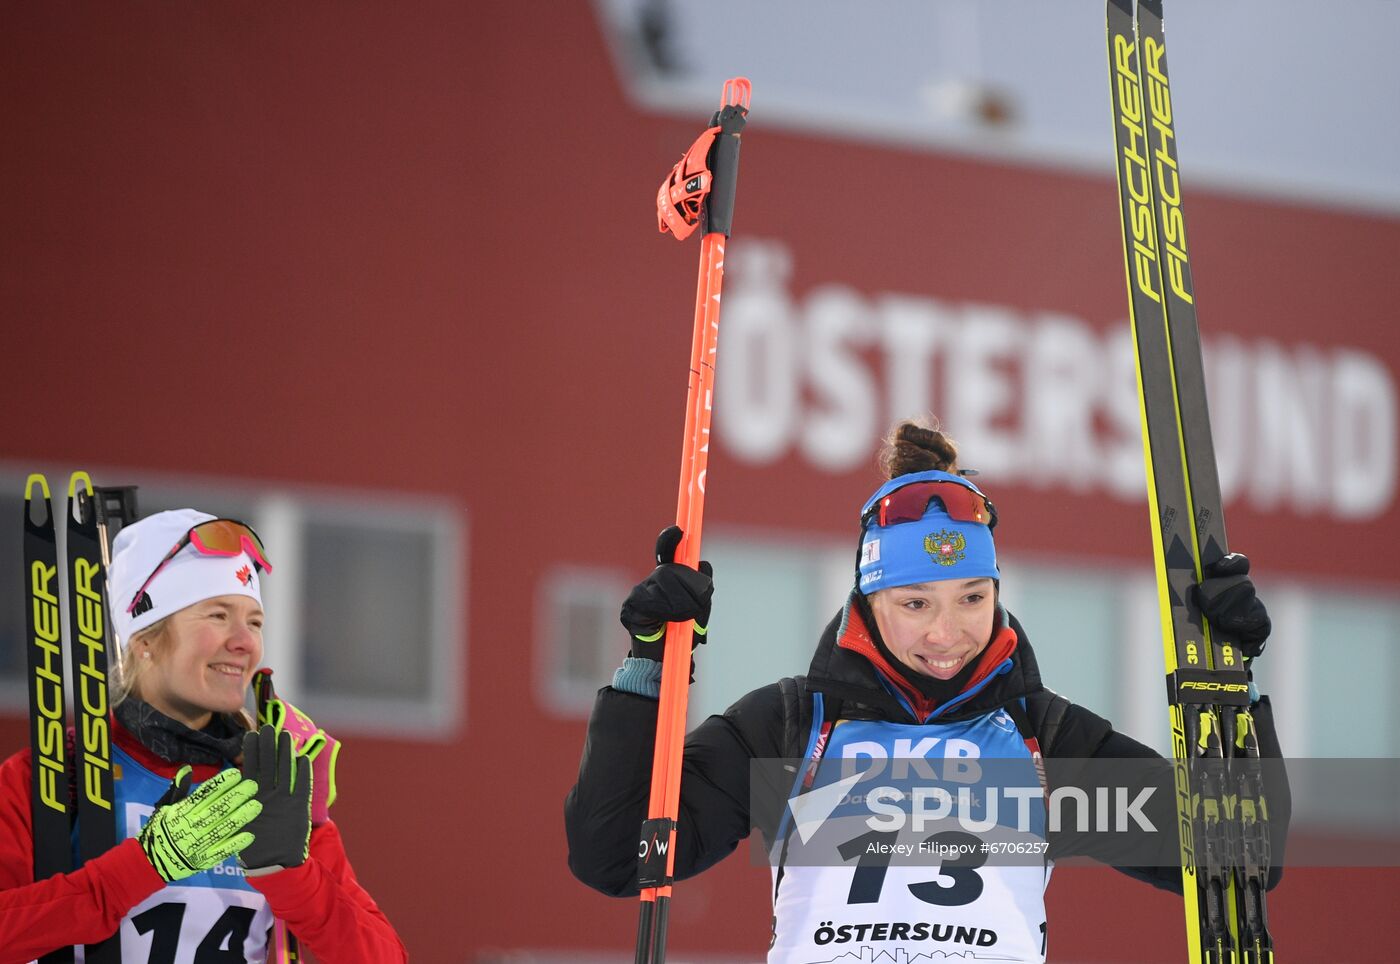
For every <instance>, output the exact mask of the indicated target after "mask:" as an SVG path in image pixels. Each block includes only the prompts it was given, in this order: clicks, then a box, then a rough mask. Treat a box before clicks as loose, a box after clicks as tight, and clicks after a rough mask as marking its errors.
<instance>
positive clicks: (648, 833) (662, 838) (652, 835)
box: [637, 817, 676, 890]
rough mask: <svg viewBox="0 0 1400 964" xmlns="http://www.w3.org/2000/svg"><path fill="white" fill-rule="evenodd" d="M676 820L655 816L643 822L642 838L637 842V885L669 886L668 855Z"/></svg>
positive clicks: (645, 887)
mask: <svg viewBox="0 0 1400 964" xmlns="http://www.w3.org/2000/svg"><path fill="white" fill-rule="evenodd" d="M675 826H676V824H675V822H674V821H673V820H671V818H670V817H653V818H652V819H650V820H646V821H643V823H642V839H641V840H640V841H639V842H638V844H637V886H639V887H641V888H642V889H643V890H645V889H647V888H649V887H669V886H671V882H672V878H671V876H670V875H669V874H667V873H666V855H667V854H668V853H669V852H670V850H671V844H672V842H673V841H674V839H675V838H674V831H675Z"/></svg>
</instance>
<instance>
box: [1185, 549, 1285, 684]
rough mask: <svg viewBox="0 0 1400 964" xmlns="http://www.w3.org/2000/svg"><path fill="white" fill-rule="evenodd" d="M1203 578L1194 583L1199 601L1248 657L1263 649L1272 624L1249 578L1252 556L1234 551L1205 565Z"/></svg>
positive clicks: (1199, 604)
mask: <svg viewBox="0 0 1400 964" xmlns="http://www.w3.org/2000/svg"><path fill="white" fill-rule="evenodd" d="M1202 576H1203V578H1202V579H1201V582H1200V583H1199V584H1198V585H1195V586H1192V587H1191V593H1192V596H1193V597H1194V598H1195V601H1196V605H1197V606H1199V607H1201V613H1202V615H1204V616H1205V617H1206V619H1207V620H1209V621H1210V624H1211V626H1213V627H1215V628H1217V629H1219V630H1220V631H1221V632H1222V633H1224V634H1225V636H1226V637H1227V638H1229V639H1231V640H1233V641H1234V642H1236V643H1238V644H1239V647H1240V653H1241V654H1243V656H1244V657H1245V658H1246V659H1254V658H1255V657H1256V656H1258V655H1259V654H1260V653H1262V652H1263V651H1264V642H1265V640H1267V639H1268V638H1269V630H1270V629H1272V628H1273V624H1272V623H1271V622H1270V621H1269V611H1268V610H1267V609H1265V608H1264V604H1263V603H1262V602H1260V601H1259V596H1258V595H1257V594H1256V592H1255V590H1254V582H1253V581H1252V580H1251V579H1250V578H1249V557H1248V556H1245V555H1243V554H1242V553H1238V552H1232V553H1230V554H1229V555H1227V556H1222V557H1221V558H1219V559H1218V560H1216V561H1215V562H1214V563H1213V564H1211V565H1209V566H1207V567H1205V569H1204V571H1203V572H1202Z"/></svg>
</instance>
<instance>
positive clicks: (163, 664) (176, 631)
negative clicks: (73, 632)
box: [133, 596, 263, 730]
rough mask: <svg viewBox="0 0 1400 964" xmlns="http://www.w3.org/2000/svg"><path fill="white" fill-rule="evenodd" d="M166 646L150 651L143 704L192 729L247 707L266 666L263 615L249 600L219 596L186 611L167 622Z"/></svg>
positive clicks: (142, 685) (141, 684)
mask: <svg viewBox="0 0 1400 964" xmlns="http://www.w3.org/2000/svg"><path fill="white" fill-rule="evenodd" d="M165 625H166V628H167V632H166V634H165V635H166V644H165V645H154V646H150V645H149V643H146V642H136V643H133V644H134V645H142V646H148V647H149V648H148V649H147V650H146V651H147V652H149V653H150V660H149V662H147V661H146V660H145V659H144V658H143V659H142V662H145V663H147V665H146V667H145V669H144V670H143V671H142V673H141V676H140V679H139V681H138V685H137V690H138V695H139V696H140V698H141V699H143V700H145V701H146V702H147V703H149V704H151V706H153V707H155V708H156V709H157V710H159V711H160V712H162V713H164V714H165V715H166V716H169V717H171V718H172V719H176V720H179V721H180V722H181V723H184V724H185V725H186V726H188V727H190V728H191V729H195V730H198V729H203V728H204V727H205V726H207V725H208V723H209V720H210V717H211V716H212V715H213V714H214V713H233V712H236V711H237V710H238V709H239V708H241V707H242V706H243V702H244V698H245V696H246V695H247V692H248V684H249V682H250V681H251V680H252V678H253V671H254V670H255V669H257V668H258V664H259V663H260V662H261V661H262V653H263V642H262V626H263V611H262V606H260V605H259V604H258V602H257V600H255V599H250V598H249V597H247V596H215V597H213V598H212V599H205V600H203V601H201V602H197V603H195V604H194V605H193V606H186V607H185V608H184V609H182V610H180V611H179V612H177V613H174V614H172V615H171V616H170V617H169V618H168V619H167V620H166V622H165Z"/></svg>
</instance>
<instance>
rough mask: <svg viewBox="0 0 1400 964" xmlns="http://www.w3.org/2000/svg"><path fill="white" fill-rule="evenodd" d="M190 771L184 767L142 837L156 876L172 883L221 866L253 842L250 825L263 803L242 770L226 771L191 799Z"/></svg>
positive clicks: (208, 781)
mask: <svg viewBox="0 0 1400 964" xmlns="http://www.w3.org/2000/svg"><path fill="white" fill-rule="evenodd" d="M191 772H192V771H191V769H190V768H189V767H187V766H186V767H181V768H180V772H179V773H177V774H175V779H174V780H172V781H171V782H170V789H169V790H167V791H166V792H165V796H163V797H161V798H160V800H159V801H158V802H157V803H156V809H155V812H154V813H152V814H151V819H150V821H149V822H147V824H146V826H145V829H143V830H142V831H141V836H140V837H139V838H138V839H139V840H140V842H141V849H142V850H144V851H145V852H146V858H147V859H148V860H150V862H151V866H152V867H154V868H155V869H156V873H158V874H160V875H161V877H163V878H165V881H166V882H167V883H170V882H173V881H176V880H183V879H184V878H186V877H188V876H190V875H191V874H196V873H199V872H200V871H201V870H208V869H209V868H211V867H215V866H217V865H219V864H221V863H223V862H224V861H225V860H227V859H228V858H229V857H232V856H233V855H234V854H236V853H237V852H238V851H240V850H242V849H243V848H245V847H247V846H248V845H249V844H251V843H252V842H253V835H252V834H251V833H249V832H248V831H247V830H244V826H245V825H246V824H247V823H248V822H249V821H250V820H252V819H253V818H254V817H256V816H257V815H258V813H259V812H260V811H261V810H262V804H260V803H258V802H257V801H256V800H254V799H253V795H254V794H255V793H257V790H258V785H257V784H256V783H254V782H253V781H252V780H245V779H243V775H242V774H241V773H239V772H238V771H237V770H224V771H223V772H222V773H220V774H219V775H218V776H216V777H214V778H213V779H211V780H206V781H205V782H204V784H203V785H202V786H200V788H199V789H198V790H196V791H195V792H194V794H193V795H190V773H191Z"/></svg>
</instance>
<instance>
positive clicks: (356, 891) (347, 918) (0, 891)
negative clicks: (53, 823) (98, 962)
mask: <svg viewBox="0 0 1400 964" xmlns="http://www.w3.org/2000/svg"><path fill="white" fill-rule="evenodd" d="M112 733H113V739H114V740H115V742H116V743H117V744H118V745H119V746H121V748H122V749H123V750H125V751H126V752H128V753H130V754H131V755H132V756H133V757H135V758H136V759H137V760H139V761H140V762H141V764H142V765H144V766H145V767H147V768H148V769H149V770H151V772H153V773H156V774H159V775H162V776H165V777H174V775H175V772H176V770H178V769H179V767H178V766H176V765H175V764H172V763H167V762H166V761H165V760H162V759H161V758H160V757H157V756H155V755H154V754H152V753H151V752H150V751H149V750H147V749H146V748H145V747H144V746H142V745H141V744H140V743H138V742H137V740H136V738H135V737H133V736H132V735H131V734H130V733H129V732H127V730H126V729H125V728H124V727H123V726H121V725H120V724H119V723H116V722H115V721H113V724H112ZM216 773H218V768H217V767H213V766H195V767H194V780H195V781H196V782H198V781H203V780H207V779H209V778H210V777H212V776H214V775H215V774H216ZM29 780H30V763H29V751H28V750H23V751H21V752H20V753H16V754H15V755H14V756H12V757H10V758H9V759H8V760H6V761H5V762H4V763H0V964H12V962H13V964H24V962H27V961H32V960H34V959H35V958H36V957H39V956H40V955H42V954H46V953H48V952H49V951H51V950H54V949H55V948H57V947H63V946H66V945H71V944H86V943H94V942H96V941H100V940H103V939H105V938H107V937H110V936H111V935H112V934H114V933H115V932H116V931H117V929H118V927H120V926H121V921H122V918H123V917H125V916H126V914H127V912H128V911H130V910H131V908H133V907H135V906H136V905H137V904H139V903H140V902H141V901H143V900H145V899H146V898H147V897H149V896H151V895H152V894H154V893H155V892H156V891H158V890H160V889H161V888H163V887H164V886H165V881H164V880H162V879H161V877H160V875H159V874H157V873H156V871H155V868H154V867H152V866H151V864H150V861H148V860H147V859H146V854H145V853H144V852H143V851H142V849H141V845H140V844H139V843H138V842H137V841H136V840H135V839H128V840H124V841H122V842H121V843H120V844H118V845H117V846H116V847H114V848H113V849H112V850H110V851H108V852H107V853H105V854H103V855H102V856H101V857H98V858H96V859H95V860H90V861H88V862H87V863H86V864H84V865H83V867H82V869H81V870H77V871H74V872H73V873H71V874H60V875H58V876H55V877H50V878H48V879H47V880H42V881H39V882H38V883H36V882H35V881H34V855H33V833H32V830H31V827H30V788H29ZM248 883H249V884H251V885H252V886H253V887H254V888H256V889H257V890H258V891H260V892H261V893H262V894H263V896H264V897H266V898H267V902H268V905H269V907H270V908H271V909H272V913H273V914H274V915H275V916H276V917H277V918H278V919H279V920H282V921H284V922H285V923H286V924H287V927H288V929H289V930H291V932H292V933H293V934H295V935H297V937H298V938H299V939H300V940H301V942H302V945H303V946H304V947H305V948H307V949H308V950H310V951H311V952H312V953H313V954H315V955H316V957H317V958H318V959H320V960H322V961H325V962H327V964H340V962H342V961H344V962H359V961H365V962H372V964H384V962H392V961H406V960H408V952H407V951H406V950H405V949H404V946H403V942H402V941H400V940H399V936H398V934H397V933H395V931H394V927H393V925H392V924H390V923H389V920H388V918H386V917H385V916H384V914H383V912H381V911H380V909H379V908H378V907H377V906H376V905H375V903H374V899H373V898H371V897H370V896H369V894H368V893H366V892H365V890H364V888H363V887H361V886H360V885H359V883H358V882H357V881H356V880H355V872H354V870H352V869H351V867H350V861H349V859H348V858H347V857H346V855H345V848H344V846H343V845H342V844H341V841H340V831H339V830H337V829H336V826H335V824H334V823H326V824H324V825H322V826H320V827H317V828H315V829H313V830H312V831H311V852H310V856H309V857H308V858H307V860H306V862H305V863H304V864H302V865H301V866H300V867H293V868H291V869H289V870H282V871H278V872H277V873H273V874H267V875H265V876H260V877H250V878H248Z"/></svg>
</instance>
